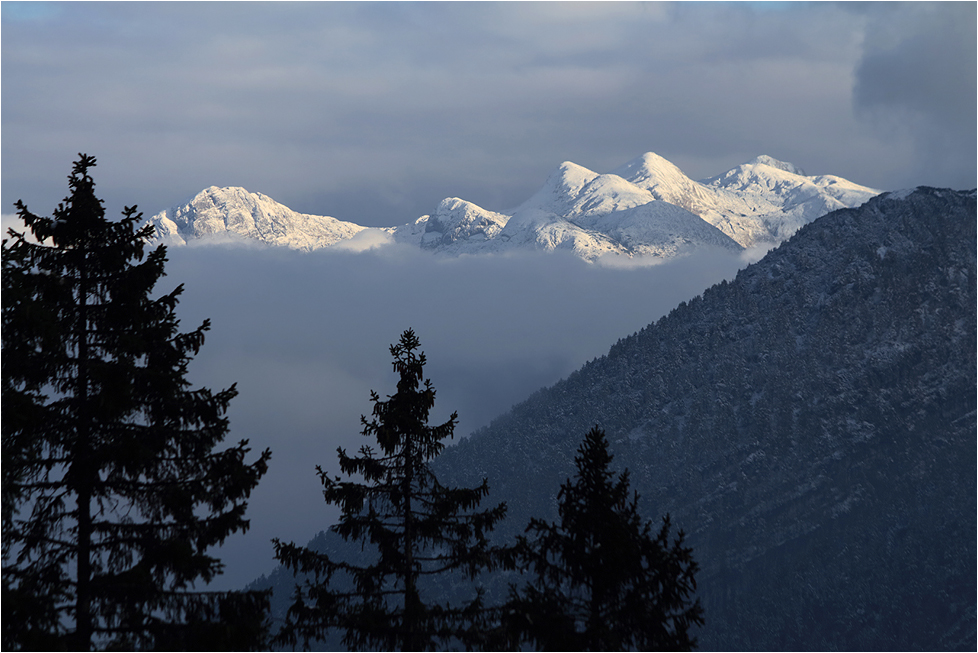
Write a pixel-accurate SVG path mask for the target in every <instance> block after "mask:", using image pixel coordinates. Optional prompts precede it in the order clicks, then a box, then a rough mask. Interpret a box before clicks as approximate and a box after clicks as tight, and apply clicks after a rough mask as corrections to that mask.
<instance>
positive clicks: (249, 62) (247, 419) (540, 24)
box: [0, 2, 976, 587]
mask: <svg viewBox="0 0 978 653" xmlns="http://www.w3.org/2000/svg"><path fill="white" fill-rule="evenodd" d="M975 8H976V5H975V4H974V3H954V4H951V3H934V4H930V3H928V4H920V5H918V4H910V3H901V4H896V5H890V4H882V3H869V4H865V5H864V4H860V5H858V6H852V5H851V4H840V5H834V4H814V5H808V4H795V3H773V4H755V3H752V4H722V3H709V4H678V5H658V4H652V5H647V4H637V3H629V4H614V3H600V4H583V3H574V4H562V3H547V4H523V3H501V4H489V5H483V4H476V3H464V4H454V3H434V4H423V3H417V4H398V3H377V4H357V3H329V4H319V3H298V4H278V3H274V4H258V3H247V4H234V3H213V4H203V3H189V2H181V3H167V4H152V3H134V4H128V3H115V2H113V3H105V4H87V3H68V4H55V3H31V4H27V5H21V4H18V3H13V2H3V3H2V5H0V11H2V41H0V43H2V75H0V84H2V140H0V148H2V189H0V192H2V198H0V199H2V203H3V210H2V212H3V213H4V214H8V213H9V212H11V211H12V205H13V202H14V201H15V200H17V199H23V200H24V201H25V202H27V203H28V205H29V206H30V208H31V209H32V210H33V211H34V212H36V213H40V214H45V215H49V214H50V212H51V210H52V209H54V208H55V206H56V205H57V203H58V202H59V201H60V200H61V199H62V198H63V197H65V195H67V183H66V177H67V175H68V173H69V172H70V169H71V163H72V161H73V160H74V159H75V158H76V154H77V153H78V152H86V153H88V154H92V155H94V156H96V157H97V158H98V167H97V168H96V169H95V170H94V171H93V174H94V177H95V180H96V183H97V188H96V191H97V194H98V195H99V197H101V198H103V199H104V200H105V203H106V208H107V210H108V212H109V214H110V215H117V214H118V212H119V211H121V209H122V207H123V205H127V204H129V205H131V204H138V205H139V206H140V208H141V209H142V210H144V211H145V212H146V213H147V214H152V213H155V212H156V211H159V210H162V209H164V208H167V207H169V206H172V205H174V204H177V203H179V202H181V201H182V200H184V199H186V198H188V197H190V196H192V195H194V194H196V193H197V192H198V191H200V190H202V189H203V188H206V187H208V186H211V185H218V186H230V185H234V186H243V187H245V188H247V189H248V190H251V191H255V192H262V193H265V194H267V195H269V196H271V197H273V198H275V199H276V200H278V201H280V202H282V203H283V204H285V205H287V206H289V207H291V208H293V209H295V210H299V211H303V212H308V213H316V214H321V215H322V214H325V215H332V216H335V217H337V218H341V219H344V220H350V221H353V222H357V223H360V224H364V225H371V226H383V225H395V224H403V223H405V222H408V221H411V220H414V219H415V218H417V217H419V216H420V215H422V214H425V213H429V212H431V211H433V210H434V209H435V207H436V206H437V204H438V202H439V201H440V200H441V199H443V198H445V197H449V196H457V197H461V198H463V199H466V200H469V201H473V202H475V203H477V204H479V205H481V206H483V207H485V208H487V209H492V210H505V209H507V208H510V207H513V206H515V205H517V204H519V203H520V202H522V201H523V200H525V199H527V198H528V197H529V196H530V195H531V194H532V193H533V192H534V191H535V190H537V189H538V188H539V187H540V186H541V185H542V184H543V183H544V181H545V180H546V177H547V175H548V174H549V173H550V172H551V170H553V168H555V167H556V166H557V165H559V164H560V163H561V162H562V161H565V160H570V161H574V162H576V163H578V164H580V165H583V166H586V167H588V168H591V169H592V170H595V171H597V172H606V171H608V170H611V169H613V168H615V167H618V166H619V165H621V164H623V163H625V162H626V161H628V160H630V159H632V158H634V157H636V156H638V155H640V154H642V153H644V152H647V151H654V152H657V153H658V154H660V155H662V156H664V157H666V158H667V159H669V160H671V161H673V162H674V163H676V164H677V165H679V166H680V167H681V168H682V169H683V170H684V171H685V172H686V173H687V174H688V175H690V176H691V177H693V178H694V179H698V178H705V177H709V176H712V175H715V174H719V173H720V172H723V171H725V170H727V169H729V168H731V167H733V166H735V165H737V164H739V163H742V162H744V161H747V160H749V159H751V158H753V157H755V156H757V155H758V154H769V155H771V156H774V157H777V158H780V159H783V160H787V161H790V162H792V163H795V164H796V165H798V166H800V167H802V168H804V169H805V170H807V171H808V172H809V173H813V174H821V173H826V174H836V175H840V176H843V177H846V178H847V179H850V180H852V181H855V182H857V183H860V184H864V185H868V186H872V187H876V188H880V189H895V188H905V187H908V186H915V185H920V184H927V185H935V186H951V187H954V188H973V187H974V186H975V175H976V172H975V159H976V150H975V142H976V131H975V118H976V108H975V97H976V88H975V78H976V70H975V59H976V39H975V23H976V9H975ZM746 260H748V259H747V258H743V257H738V256H736V255H731V254H729V253H726V254H722V253H716V252H702V253H700V254H697V255H695V256H693V257H690V258H687V259H682V260H679V261H674V262H672V263H668V264H664V265H659V266H653V267H638V268H633V269H619V268H607V267H601V266H595V265H588V264H586V263H583V262H582V261H580V260H578V259H576V258H574V257H572V256H570V255H564V254H560V253H558V254H552V255H541V254H527V255H523V256H515V257H486V258H466V259H460V260H454V261H450V260H441V261H439V260H435V259H432V258H431V257H429V256H426V255H423V254H421V253H420V252H418V251H412V250H410V249H409V248H404V247H401V246H393V247H388V248H386V249H385V250H383V251H373V252H367V253H362V254H356V253H352V252H343V251H333V250H324V251H320V252H313V253H310V254H303V253H299V252H293V251H288V250H263V249H249V248H226V247H216V246H202V247H187V248H182V249H174V250H172V251H171V252H170V264H169V265H168V268H167V270H168V273H169V276H168V277H167V278H166V279H164V280H163V282H162V283H161V284H160V290H161V291H168V290H170V289H172V288H173V287H174V286H175V285H176V284H177V283H180V282H185V283H186V293H185V295H184V299H183V301H182V302H181V304H180V306H179V307H178V315H179V316H180V317H181V318H182V319H183V325H184V326H183V329H184V330H189V329H191V328H193V327H195V326H196V325H197V324H199V323H200V321H201V320H203V319H204V318H207V317H209V318H211V319H212V321H213V325H214V326H213V330H212V332H211V333H210V335H209V337H208V339H207V343H206V344H205V346H204V347H203V349H202V350H201V353H200V355H199V356H198V358H197V360H195V362H194V363H193V364H192V365H191V380H192V381H193V382H194V383H195V384H205V385H208V386H210V387H212V388H215V389H216V388H223V387H226V386H228V385H230V384H231V383H233V382H237V383H238V388H239V390H240V393H241V394H240V396H239V397H238V398H237V399H236V400H234V401H233V402H232V404H231V409H230V418H231V428H232V439H233V440H238V439H241V438H249V439H250V440H251V442H252V444H253V446H254V447H255V449H256V450H260V449H263V448H264V447H266V446H268V447H271V448H272V450H273V459H272V464H271V468H270V471H269V473H268V476H267V477H266V479H265V480H263V482H262V483H261V484H260V485H259V487H258V490H257V491H256V494H255V495H254V497H253V501H252V505H251V507H250V510H249V515H250V516H251V519H252V530H251V531H250V532H249V534H248V535H246V536H237V537H235V538H232V540H231V541H230V543H229V545H228V546H227V547H226V548H225V551H224V552H223V554H222V555H224V557H225V559H226V560H227V562H228V565H229V567H228V572H229V573H228V576H227V577H225V578H224V579H222V581H221V583H220V584H221V585H222V586H227V587H230V586H240V585H242V584H243V583H245V582H247V581H249V580H251V579H253V578H255V577H257V576H258V575H259V574H261V573H265V572H267V571H269V570H270V569H271V567H272V564H273V562H272V554H271V545H270V543H269V540H270V538H271V537H274V536H277V537H281V538H283V539H286V540H290V539H294V540H296V541H297V542H301V543H304V542H306V541H307V540H308V539H309V538H310V537H312V536H313V535H314V534H315V533H317V532H318V531H320V530H322V529H324V528H327V527H328V526H329V524H330V523H331V522H330V520H331V519H332V515H333V513H330V512H329V511H328V510H327V509H326V507H325V505H324V504H323V502H322V497H321V494H320V493H319V488H318V485H317V480H316V477H315V472H314V466H315V465H317V464H320V465H322V466H323V467H324V468H325V469H327V470H332V471H335V470H336V464H335V461H336V455H335V449H336V447H337V446H339V445H343V446H346V447H349V448H352V449H355V448H356V447H358V446H359V444H360V439H361V438H359V436H358V433H359V431H360V426H359V417H360V415H361V414H362V413H369V412H370V410H371V405H370V402H369V393H370V390H376V391H378V392H379V393H380V394H381V395H385V394H389V393H391V392H393V391H394V384H395V382H396V379H395V378H394V376H393V374H392V373H391V367H390V360H389V358H390V357H389V352H388V346H389V345H390V344H391V343H393V342H396V341H397V339H398V336H399V334H400V333H401V331H402V330H403V329H405V328H408V327H413V328H414V329H415V330H416V332H417V334H418V336H419V337H420V338H421V343H422V347H423V349H424V350H425V351H426V353H427V355H428V360H429V361H430V363H429V368H428V372H429V374H428V376H429V377H430V378H431V379H432V381H433V383H434V386H435V388H436V389H437V390H438V400H437V402H436V410H435V418H436V419H439V420H444V419H445V418H447V416H448V414H449V413H451V411H453V410H457V411H458V412H459V415H460V418H461V424H460V426H459V429H458V435H459V436H462V435H465V434H467V433H469V432H470V431H471V430H472V429H473V428H475V427H478V426H480V425H483V424H486V423H487V422H488V421H489V420H490V419H491V418H492V417H494V416H496V415H498V414H499V413H501V412H502V411H504V410H506V409H507V408H508V407H509V406H511V405H512V404H513V403H514V402H517V401H520V400H522V399H525V398H526V397H527V396H528V395H529V394H530V393H531V392H533V391H534V390H536V389H537V388H539V387H541V386H543V385H549V384H552V383H554V382H555V381H557V380H558V379H560V378H561V377H563V376H566V375H567V374H569V373H570V372H571V371H573V370H574V369H577V368H578V367H580V365H581V364H583V363H584V362H585V361H587V360H589V359H591V358H594V357H596V356H600V355H603V354H605V353H607V350H608V348H609V347H610V345H612V344H613V343H614V342H615V341H616V340H617V339H618V338H621V337H624V336H627V335H629V334H630V333H632V332H634V331H636V330H638V329H640V328H642V327H643V326H645V325H647V324H649V323H650V322H652V321H654V320H655V319H657V318H658V317H660V316H661V315H664V314H665V313H667V312H668V311H669V310H670V309H672V308H673V307H675V306H676V305H677V304H678V303H679V302H680V301H683V300H686V299H689V298H690V297H692V296H694V295H696V294H698V293H700V292H701V291H702V290H703V289H705V288H706V287H708V286H709V285H711V284H712V283H715V282H717V281H719V280H720V279H723V278H728V279H729V278H732V276H733V275H734V274H735V273H736V270H737V269H738V268H739V267H742V266H743V265H744V264H745V262H746ZM581 435H583V434H581ZM489 480H490V483H491V482H492V479H489Z"/></svg>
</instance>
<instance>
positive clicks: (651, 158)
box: [151, 152, 879, 261]
mask: <svg viewBox="0 0 978 653" xmlns="http://www.w3.org/2000/svg"><path fill="white" fill-rule="evenodd" d="M877 194H879V191H877V190H874V189H871V188H867V187H865V186H860V185H858V184H854V183H852V182H850V181H847V180H845V179H842V178H841V177H834V176H831V175H821V176H807V175H805V174H804V172H803V171H802V170H801V169H800V168H798V167H796V166H795V165H793V164H791V163H786V162H783V161H779V160H777V159H774V158H772V157H770V156H759V157H757V158H755V159H753V160H751V161H749V162H747V163H744V164H742V165H739V166H737V167H735V168H733V169H731V170H728V171H727V172H724V173H723V174H721V175H718V176H716V177H711V178H709V179H705V180H702V181H694V180H692V179H690V178H689V177H687V176H686V175H685V174H684V173H683V172H682V170H680V169H679V168H678V167H677V166H676V165H675V164H673V163H672V162H670V161H668V160H666V159H664V158H663V157H661V156H659V155H657V154H655V153H653V152H648V153H645V154H643V155H641V156H639V157H637V158H635V159H633V160H631V161H629V162H628V163H626V164H624V165H623V166H621V167H619V168H616V169H615V170H613V171H612V172H610V173H605V174H600V173H597V172H594V171H592V170H588V169H587V168H585V167H583V166H580V165H578V164H576V163H573V162H571V161H565V162H563V163H561V164H560V165H559V166H557V168H556V169H555V170H554V171H553V172H552V173H551V174H550V176H549V177H548V178H547V180H546V182H545V183H544V184H543V186H542V187H541V188H540V190H538V191H537V192H536V193H534V194H533V195H532V196H531V197H530V198H529V199H527V200H526V201H525V202H523V203H522V204H520V205H519V206H517V207H516V208H515V209H512V210H511V211H509V212H506V213H501V212H496V211H490V210H487V209H484V208H482V207H480V206H478V205H476V204H473V203H471V202H467V201H465V200H463V199H460V198H456V197H450V198H446V199H444V200H442V201H441V202H440V203H439V205H438V206H437V207H436V209H435V212H434V213H432V214H431V215H425V216H421V217H420V218H418V219H417V220H415V221H413V222H410V223H408V224H404V225H401V226H398V227H386V228H382V229H378V230H376V231H380V232H384V233H385V234H386V235H385V236H384V237H385V238H388V239H390V238H393V240H395V241H397V242H401V243H409V244H412V245H415V246H417V247H420V248H422V249H424V250H427V251H431V252H433V253H436V254H440V255H446V256H459V255H462V254H487V253H503V252H507V251H514V250H545V251H552V250H556V249H563V250H570V251H572V252H573V253H574V254H576V255H577V256H579V257H581V258H583V259H585V260H588V261H595V260H597V259H598V258H600V257H602V256H606V255H616V256H625V257H634V256H644V257H654V258H661V259H668V258H673V257H676V256H681V255H683V254H685V253H688V252H690V251H692V250H693V249H696V248H699V247H704V246H707V247H719V248H724V249H733V250H736V249H742V248H745V247H752V246H755V245H761V244H765V243H768V244H776V243H779V242H781V241H782V240H785V239H786V238H788V237H789V236H791V235H792V234H793V233H794V232H795V231H797V230H798V229H799V228H800V227H801V226H802V225H804V224H807V223H808V222H811V221H812V220H814V219H815V218H818V217H820V216H822V215H824V214H826V213H828V212H830V211H833V210H835V209H840V208H845V207H855V206H859V205H861V204H863V203H864V202H866V201H867V200H868V199H870V198H871V197H873V196H874V195H877ZM151 222H152V223H153V224H155V225H156V227H157V233H158V237H159V239H160V240H162V241H164V242H167V243H170V244H175V245H184V244H187V243H188V242H190V241H195V240H202V241H207V240H215V239H234V240H244V241H250V242H256V243H263V244H266V245H279V246H286V247H290V248H293V249H301V250H307V251H309V250H314V249H319V248H322V247H329V246H331V245H334V244H336V243H339V242H341V241H345V240H348V239H350V238H352V237H353V236H355V235H356V234H358V233H360V232H361V231H364V230H365V229H367V227H362V226H360V225H357V224H354V223H352V222H344V221H341V220H337V219H336V218H332V217H328V216H317V215H308V214H303V213H297V212H295V211H292V210H291V209H289V208H288V207H286V206H284V205H282V204H279V203H278V202H276V201H275V200H273V199H272V198H270V197H268V196H266V195H262V194H261V193H251V192H249V191H247V190H245V189H243V188H236V187H229V188H218V187H215V186H212V187H210V188H207V189H205V190H203V191H201V192H200V193H198V194H197V195H196V196H195V197H194V198H192V199H191V200H189V201H188V202H186V203H184V204H183V205H180V206H176V207H173V208H170V209H168V210H166V211H163V212H161V213H159V214H157V215H155V216H153V218H151Z"/></svg>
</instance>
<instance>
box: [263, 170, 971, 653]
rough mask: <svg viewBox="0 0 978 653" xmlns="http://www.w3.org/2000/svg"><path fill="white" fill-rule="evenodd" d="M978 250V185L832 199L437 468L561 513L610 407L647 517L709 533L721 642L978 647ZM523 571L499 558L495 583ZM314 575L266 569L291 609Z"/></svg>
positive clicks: (706, 559)
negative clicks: (300, 584)
mask: <svg viewBox="0 0 978 653" xmlns="http://www.w3.org/2000/svg"><path fill="white" fill-rule="evenodd" d="M752 165H754V166H759V165H764V166H767V168H772V166H770V165H768V164H752ZM773 169H775V170H779V169H778V168H773ZM562 170H567V171H568V172H574V168H567V167H562ZM782 172H784V173H785V174H787V175H796V176H797V174H796V173H795V172H792V171H790V170H787V171H782ZM738 174H739V173H738ZM745 174H746V173H745ZM771 174H774V173H771ZM732 176H734V177H737V176H738V175H737V174H735V175H732ZM586 177H587V175H581V177H580V179H584V178H586ZM741 178H742V177H741ZM595 179H597V177H594V178H591V179H590V180H589V181H585V182H583V183H582V185H581V186H580V188H583V187H584V186H586V185H587V184H588V183H590V182H591V181H594V180H595ZM611 181H614V180H611ZM615 183H618V182H615ZM629 183H631V182H629ZM737 183H740V182H737ZM706 186H707V185H704V187H706ZM552 187H554V188H557V187H560V185H559V184H554V185H553V186H552ZM698 188H700V187H698V186H694V187H693V189H694V190H695V189H698ZM650 192H651V191H650ZM538 195H544V196H545V193H544V191H541V193H540V194H538ZM579 195H580V194H579ZM602 197H603V198H606V197H607V195H605V194H602ZM685 197H686V198H687V199H688V201H689V202H693V201H699V200H703V197H701V196H698V195H695V194H693V193H691V194H690V195H687V196H685ZM707 197H708V196H707ZM544 199H548V200H549V198H545V197H540V198H538V200H539V201H541V202H542V201H544ZM703 201H705V200H703ZM626 203H627V202H625V201H624V200H623V204H626ZM551 205H553V204H551ZM624 210H628V209H624ZM802 213H803V211H802V212H800V213H799V214H798V215H801V214H802ZM752 224H758V223H752ZM778 224H785V223H784V222H783V221H782V222H779V223H778ZM766 233H771V231H770V228H769V230H768V231H767V232H766ZM975 251H976V202H975V191H968V192H962V191H950V190H939V189H930V188H918V189H916V190H913V191H902V192H895V193H885V194H882V195H880V196H877V197H874V198H872V199H870V200H869V201H868V202H866V203H865V204H864V205H862V206H861V207H858V208H854V209H842V210H836V211H833V212H831V213H829V214H828V215H825V216H824V217H821V218H819V219H817V220H815V221H813V222H811V223H809V224H807V225H805V226H803V227H801V228H800V229H799V230H798V231H797V233H795V234H794V235H793V236H791V237H790V238H789V239H788V240H786V241H785V242H784V243H782V244H781V245H780V246H779V247H777V248H776V249H774V250H772V251H770V252H769V253H768V254H767V255H766V256H765V257H764V258H763V259H761V260H760V261H759V262H757V263H755V264H753V265H750V266H748V267H747V268H745V269H743V270H741V272H739V273H738V275H737V277H736V278H735V279H734V280H733V281H732V282H730V283H727V282H723V283H720V284H718V285H716V286H714V287H712V288H710V289H709V290H707V291H706V292H705V293H704V294H703V295H702V296H698V297H696V298H694V299H692V300H691V301H689V302H688V303H686V302H684V303H683V304H681V305H679V306H678V307H677V308H676V309H675V310H673V311H672V312H671V313H670V314H669V315H667V316H665V317H663V318H662V319H660V320H659V321H658V322H656V323H654V324H650V325H649V326H647V327H646V328H644V329H642V330H641V331H640V332H638V333H635V334H633V335H631V336H628V337H625V338H623V339H621V340H620V341H619V342H618V343H617V344H616V345H614V346H613V347H612V348H611V350H610V351H609V352H608V354H607V355H605V356H602V357H600V358H597V359H595V360H593V361H591V362H590V363H588V364H586V365H585V366H584V367H583V368H581V369H580V370H578V371H577V372H574V373H573V374H571V375H570V376H569V377H567V378H566V379H564V380H562V381H560V382H558V383H557V384H555V385H553V386H552V387H549V388H544V389H542V390H540V391H538V392H536V393H535V394H533V395H532V396H531V397H529V398H528V399H527V400H526V401H524V402H522V403H520V404H518V405H517V406H515V407H514V408H513V409H512V410H511V411H510V412H508V413H506V414H505V415H502V416H500V417H499V418H497V419H496V420H494V421H493V422H492V423H491V424H490V425H489V426H487V427H485V428H483V429H480V430H478V431H476V432H475V433H473V434H471V435H470V436H469V437H467V438H463V439H462V440H461V441H460V442H459V443H458V444H457V445H456V446H453V447H449V448H448V449H447V450H446V451H445V452H444V453H443V454H442V455H441V456H440V457H439V458H438V459H437V460H435V461H434V463H433V467H434V469H435V471H436V473H437V475H438V478H439V480H440V481H441V482H442V483H444V484H446V485H449V486H451V485H459V486H465V487H472V486H475V485H478V484H479V483H480V482H481V481H482V479H483V478H487V479H488V481H489V485H490V488H491V493H490V495H489V497H487V499H486V500H485V505H495V503H496V502H499V501H506V503H507V505H508V508H509V511H508V515H507V518H506V520H505V521H504V522H503V524H502V526H501V527H499V528H498V529H497V531H496V533H495V535H496V536H497V537H498V538H500V539H501V540H507V539H509V538H512V537H513V536H515V535H516V534H518V533H520V532H522V530H523V528H524V527H525V526H526V524H527V522H528V519H529V518H530V517H531V516H533V517H539V518H542V519H546V520H553V519H555V518H556V498H555V497H556V493H557V490H558V487H559V485H560V483H562V482H563V481H564V480H565V479H567V478H568V477H570V476H572V474H573V470H574V465H573V457H574V453H575V451H576V449H577V446H578V444H579V443H580V441H581V439H582V438H583V436H584V434H585V433H586V432H587V431H588V429H590V428H591V427H592V426H594V425H595V424H597V425H599V426H601V427H602V428H603V429H604V430H605V431H606V432H607V434H608V438H609V440H610V441H611V442H612V453H613V454H614V455H615V464H616V465H617V468H618V469H623V468H626V467H627V468H628V469H629V470H630V474H631V479H632V487H633V488H634V489H635V490H637V492H638V493H639V494H640V495H641V502H640V509H641V510H642V513H643V514H644V515H645V516H646V518H648V519H651V520H653V521H655V520H658V518H659V517H661V516H662V515H664V514H666V513H669V514H670V515H671V518H672V523H673V525H674V527H676V528H680V529H682V530H684V531H685V532H686V534H687V543H688V544H689V545H690V546H692V548H693V551H694V557H695V559H696V560H697V561H698V563H699V564H700V568H701V569H700V572H699V574H698V575H697V580H698V595H699V597H700V598H701V599H702V601H703V605H704V607H705V617H706V624H705V626H704V627H703V628H702V629H701V630H700V631H699V633H698V636H699V642H700V647H701V648H702V649H704V650H720V649H722V650H839V649H841V650H920V649H923V650H974V649H975V646H976V618H975V615H976V598H975V597H976V558H978V555H976V554H978V552H976V539H975V532H976V458H978V450H976V394H975V393H976V387H978V379H976V367H978V361H976V349H975V339H976V332H978V327H976V312H975V306H976V302H978V297H976V256H975ZM434 382H435V384H436V385H437V379H434ZM311 544H312V546H314V547H316V548H318V549H320V550H324V551H330V552H331V553H332V554H335V553H336V552H338V551H341V550H346V551H354V549H356V550H358V549H359V546H356V547H351V546H350V545H349V544H347V543H345V542H343V541H342V540H340V539H339V538H338V537H337V536H336V535H335V534H333V533H331V532H324V533H321V534H320V535H319V536H317V538H315V539H314V540H313V542H312V543H311ZM514 580H515V578H514V577H513V576H508V577H501V576H491V577H489V578H486V579H484V580H483V583H484V587H485V589H486V590H487V595H486V596H487V599H488V600H490V601H495V600H500V599H502V598H504V597H505V594H506V587H507V584H508V582H511V581H514ZM293 582H294V581H293V578H292V576H291V575H290V574H288V573H287V572H285V571H284V570H282V569H281V568H280V569H278V570H276V571H275V572H273V573H272V574H271V576H269V577H266V578H262V579H260V580H259V581H257V582H256V583H254V584H253V585H252V587H272V588H274V589H275V598H274V600H273V605H274V606H276V607H275V610H276V611H277V612H278V613H280V612H281V610H283V609H284V607H283V606H284V605H286V604H287V602H288V599H289V597H290V595H291V588H292V586H293ZM429 591H448V590H446V589H445V588H438V587H431V588H429Z"/></svg>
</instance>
